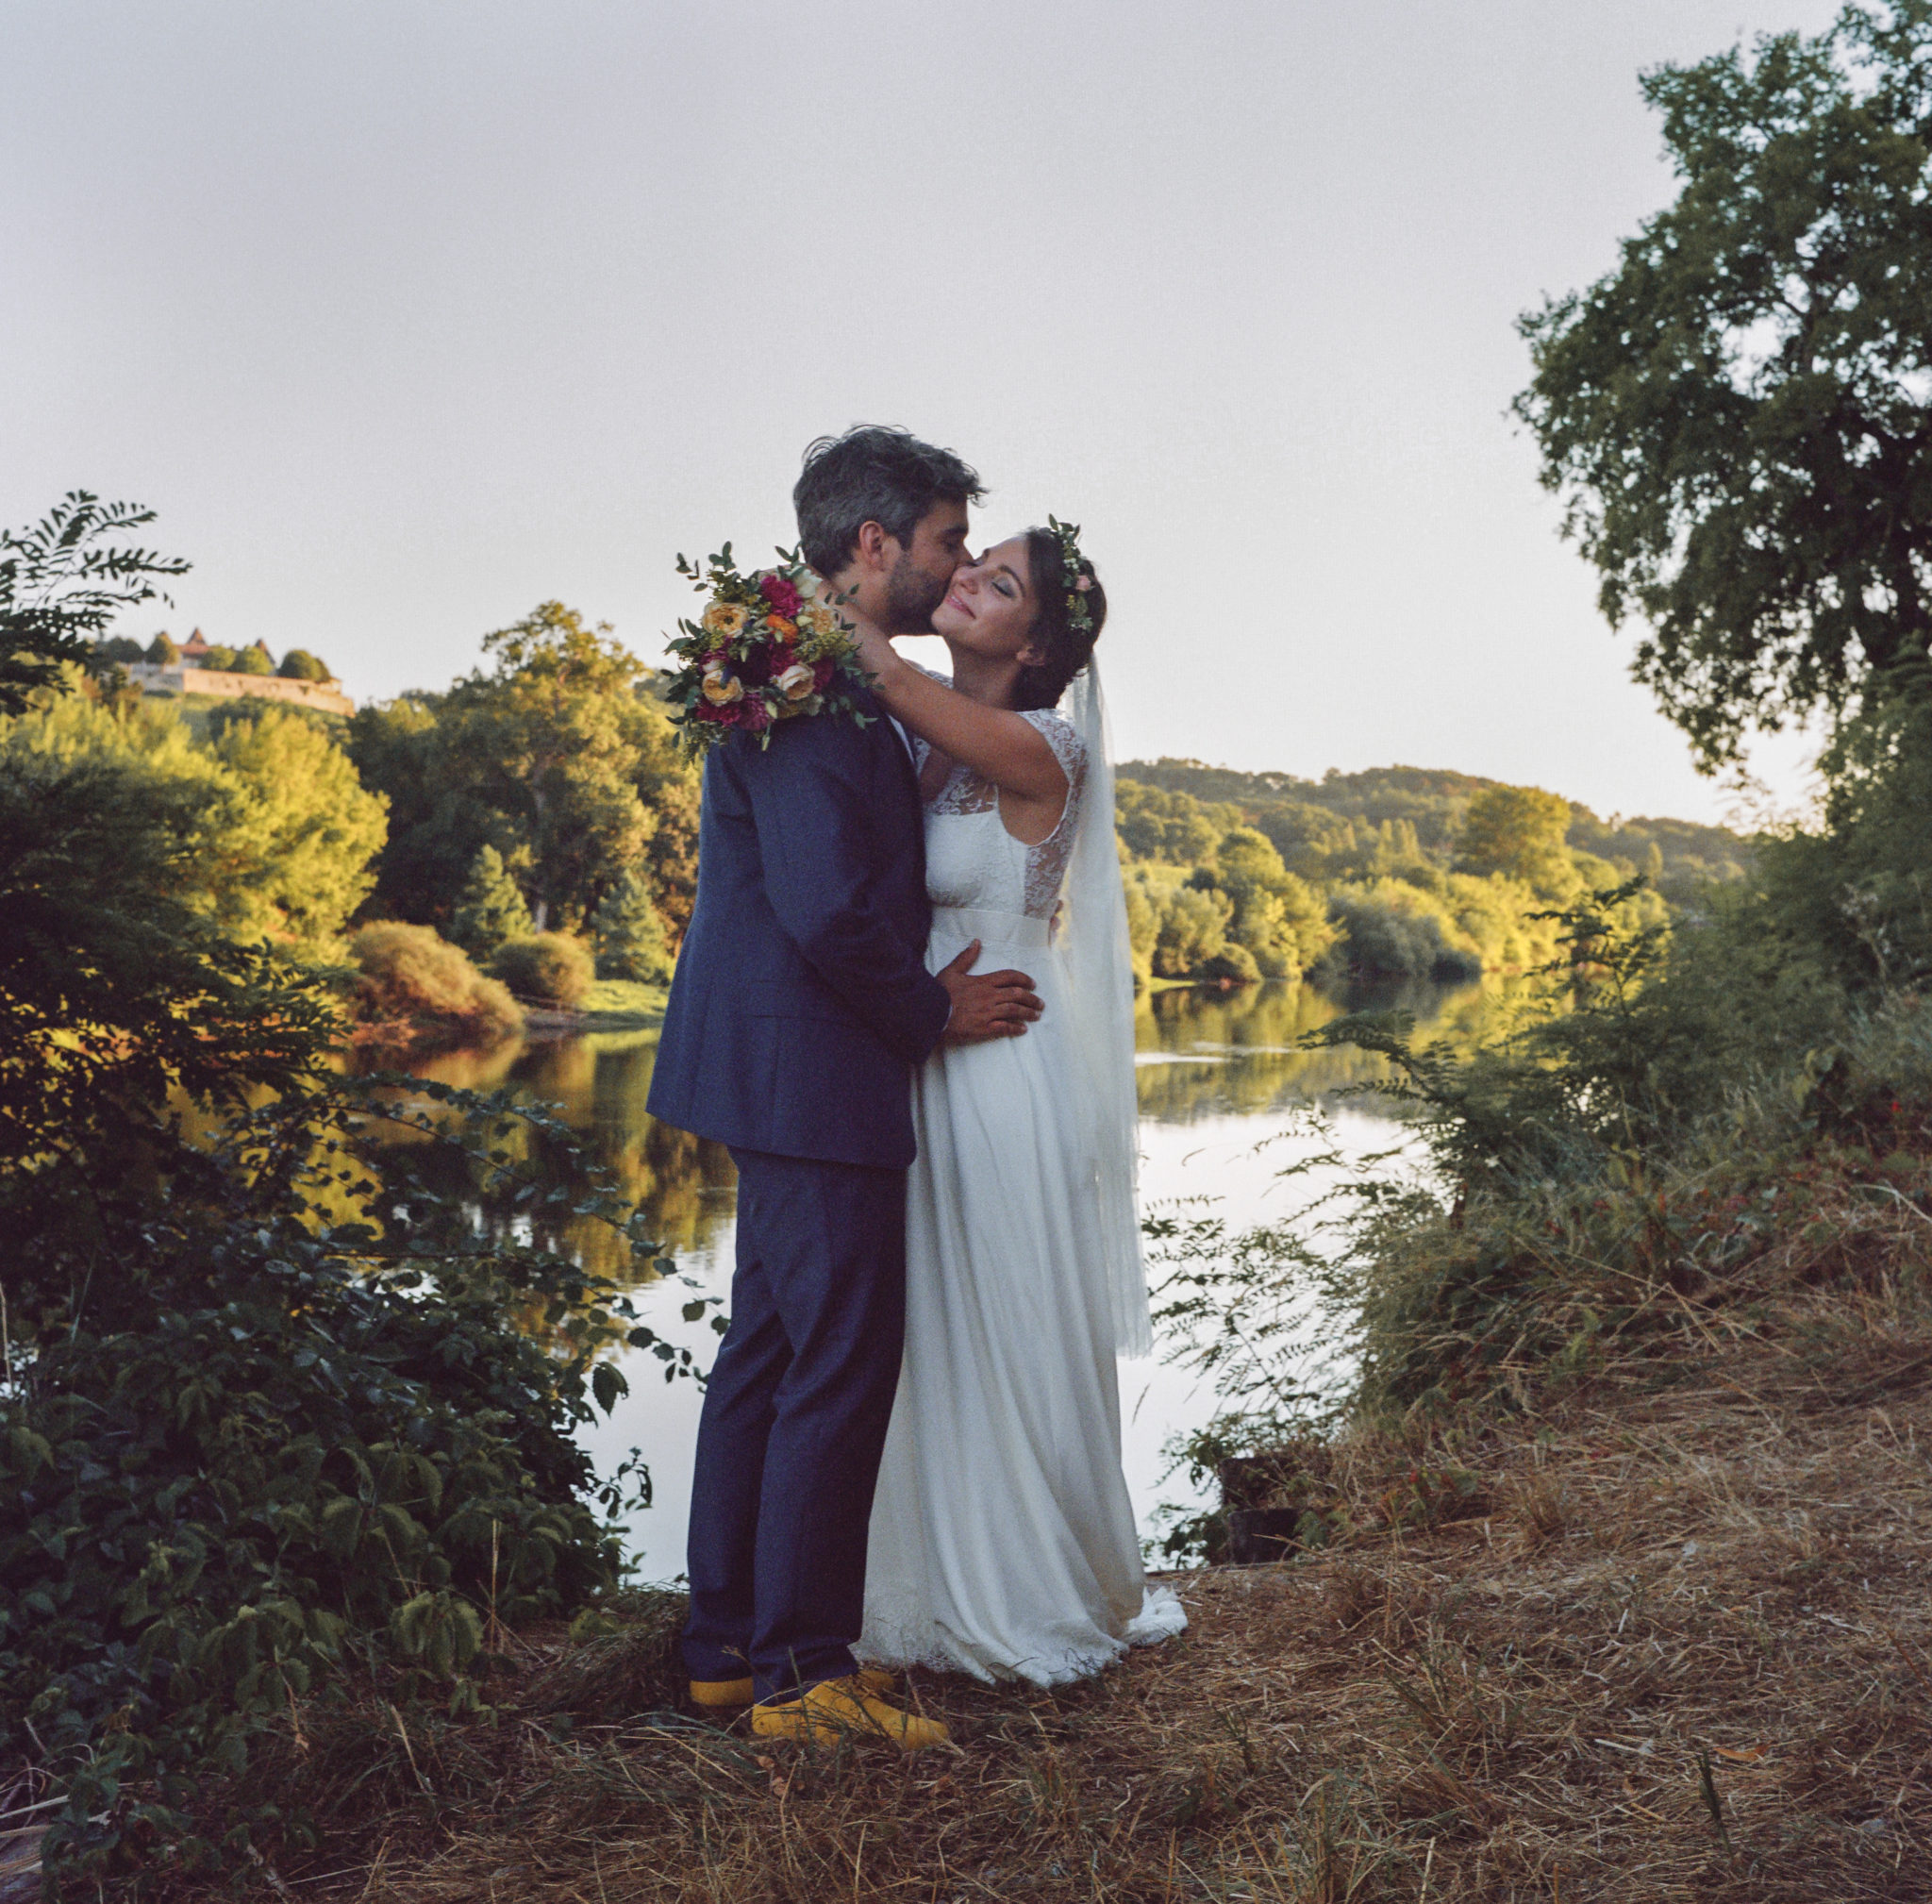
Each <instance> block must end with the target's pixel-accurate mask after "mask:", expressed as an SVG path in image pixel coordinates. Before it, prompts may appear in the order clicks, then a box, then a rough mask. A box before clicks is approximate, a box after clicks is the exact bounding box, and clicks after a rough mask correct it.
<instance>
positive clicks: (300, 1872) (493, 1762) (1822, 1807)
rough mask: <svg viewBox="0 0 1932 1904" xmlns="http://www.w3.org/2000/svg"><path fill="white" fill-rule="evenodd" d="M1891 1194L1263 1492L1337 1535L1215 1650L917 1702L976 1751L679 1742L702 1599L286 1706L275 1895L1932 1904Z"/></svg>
mask: <svg viewBox="0 0 1932 1904" xmlns="http://www.w3.org/2000/svg"><path fill="white" fill-rule="evenodd" d="M1924 1134H1927V1135H1932V1133H1924ZM1868 1161H1869V1160H1868ZM1886 1167H1887V1169H1888V1171H1889V1172H1890V1175H1889V1176H1887V1177H1885V1178H1884V1179H1883V1182H1882V1183H1880V1184H1874V1182H1873V1181H1871V1180H1869V1179H1870V1172H1869V1171H1868V1170H1866V1169H1865V1165H1863V1164H1859V1165H1858V1166H1857V1170H1854V1171H1852V1172H1851V1173H1850V1174H1849V1175H1848V1174H1847V1173H1846V1172H1845V1171H1844V1170H1841V1169H1840V1167H1839V1165H1838V1164H1836V1163H1830V1162H1829V1161H1828V1160H1827V1161H1825V1162H1823V1163H1817V1162H1815V1161H1814V1163H1807V1166H1806V1169H1807V1173H1808V1175H1807V1177H1806V1179H1805V1180H1806V1181H1807V1183H1808V1184H1809V1185H1810V1186H1811V1188H1810V1190H1809V1191H1807V1196H1806V1199H1805V1201H1804V1204H1803V1207H1802V1212H1801V1214H1800V1216H1799V1217H1798V1219H1797V1220H1795V1221H1789V1222H1785V1221H1763V1220H1761V1219H1760V1218H1759V1217H1758V1216H1757V1214H1755V1213H1754V1212H1755V1211H1758V1210H1759V1209H1761V1208H1762V1207H1763V1206H1762V1205H1761V1204H1759V1203H1757V1202H1750V1203H1749V1204H1748V1207H1747V1205H1746V1204H1745V1203H1742V1202H1740V1199H1738V1198H1735V1197H1734V1198H1732V1199H1731V1200H1730V1201H1729V1202H1728V1203H1726V1204H1725V1205H1724V1209H1725V1210H1726V1211H1732V1215H1731V1216H1730V1217H1727V1218H1726V1221H1727V1222H1729V1223H1732V1225H1733V1228H1732V1229H1729V1230H1726V1232H1725V1236H1726V1237H1727V1238H1730V1239H1731V1241H1728V1242H1725V1243H1724V1248H1725V1250H1726V1251H1728V1252H1729V1253H1728V1254H1727V1255H1726V1256H1725V1258H1724V1261H1725V1264H1726V1267H1725V1269H1724V1274H1723V1276H1722V1277H1716V1276H1708V1275H1707V1277H1706V1278H1705V1281H1704V1282H1703V1283H1702V1284H1701V1285H1699V1284H1694V1283H1693V1284H1692V1285H1691V1287H1689V1288H1688V1289H1687V1288H1683V1287H1680V1285H1681V1284H1683V1283H1685V1282H1686V1281H1687V1280H1688V1278H1685V1277H1683V1276H1682V1275H1681V1274H1680V1273H1679V1271H1678V1267H1677V1262H1676V1261H1675V1260H1674V1259H1671V1258H1670V1257H1669V1255H1668V1252H1660V1253H1657V1261H1655V1262H1651V1263H1649V1264H1647V1266H1646V1267H1645V1268H1644V1271H1643V1275H1642V1278H1641V1284H1642V1286H1641V1288H1639V1289H1638V1291H1637V1294H1636V1298H1635V1301H1634V1307H1633V1308H1632V1309H1631V1310H1630V1311H1628V1313H1629V1315H1630V1317H1631V1319H1632V1322H1633V1324H1634V1325H1635V1326H1634V1327H1631V1328H1626V1329H1625V1330H1624V1332H1623V1333H1622V1334H1620V1335H1607V1336H1599V1337H1598V1338H1597V1339H1596V1340H1595V1342H1594V1344H1592V1346H1591V1351H1590V1353H1589V1355H1588V1356H1587V1357H1585V1358H1583V1359H1581V1360H1580V1361H1575V1362H1573V1363H1571V1364H1569V1365H1567V1366H1565V1367H1564V1368H1562V1369H1560V1370H1552V1369H1550V1368H1548V1367H1545V1368H1544V1369H1543V1370H1542V1371H1541V1374H1539V1372H1538V1371H1537V1370H1536V1369H1535V1368H1534V1367H1533V1365H1531V1364H1529V1363H1527V1362H1524V1363H1523V1364H1522V1365H1521V1366H1519V1367H1515V1368H1510V1367H1509V1366H1507V1363H1506V1364H1505V1365H1504V1368H1503V1373H1504V1374H1505V1376H1506V1378H1507V1385H1508V1387H1509V1388H1510V1389H1511V1390H1513V1391H1514V1395H1515V1402H1514V1404H1513V1405H1512V1406H1508V1407H1500V1406H1497V1405H1496V1404H1495V1403H1494V1401H1493V1396H1494V1395H1495V1393H1496V1390H1495V1387H1494V1386H1493V1384H1492V1385H1491V1386H1489V1388H1488V1394H1489V1395H1490V1396H1491V1400H1489V1401H1484V1400H1481V1399H1475V1400H1472V1401H1471V1402H1470V1403H1468V1404H1467V1405H1466V1406H1464V1407H1463V1408H1462V1409H1460V1410H1459V1411H1451V1412H1448V1413H1442V1412H1435V1413H1432V1414H1430V1415H1428V1417H1427V1418H1426V1420H1424V1417H1423V1415H1422V1413H1421V1411H1417V1412H1416V1413H1415V1415H1414V1418H1413V1420H1412V1422H1411V1424H1410V1425H1409V1426H1408V1427H1407V1428H1403V1429H1401V1430H1399V1431H1393V1432H1391V1431H1386V1430H1378V1431H1368V1430H1363V1431H1358V1432H1357V1433H1355V1434H1354V1435H1352V1436H1349V1437H1345V1438H1344V1439H1342V1440H1341V1441H1339V1442H1337V1443H1334V1444H1331V1445H1325V1446H1322V1447H1308V1446H1295V1447H1291V1448H1285V1449H1284V1450H1282V1451H1281V1452H1280V1454H1279V1455H1278V1456H1275V1457H1268V1458H1264V1459H1263V1460H1261V1461H1250V1462H1248V1463H1246V1464H1244V1466H1243V1467H1242V1468H1241V1470H1240V1472H1239V1473H1238V1474H1237V1475H1236V1476H1233V1477H1231V1481H1233V1482H1234V1483H1236V1487H1235V1491H1236V1492H1238V1493H1240V1494H1241V1495H1242V1497H1243V1501H1244V1504H1246V1505H1250V1506H1252V1507H1255V1508H1257V1509H1266V1508H1268V1507H1271V1506H1276V1505H1280V1504H1282V1503H1283V1502H1285V1501H1287V1500H1288V1499H1289V1498H1290V1497H1292V1498H1293V1500H1294V1501H1295V1502H1296V1503H1298V1504H1300V1505H1302V1506H1306V1507H1312V1508H1315V1509H1316V1510H1318V1516H1317V1517H1318V1520H1319V1521H1320V1523H1321V1524H1323V1525H1325V1526H1326V1527H1329V1528H1333V1529H1334V1530H1335V1532H1336V1538H1335V1540H1334V1542H1333V1544H1332V1545H1330V1546H1329V1547H1327V1548H1326V1549H1325V1550H1324V1551H1321V1552H1319V1553H1312V1554H1302V1555H1300V1556H1298V1557H1296V1558H1293V1559H1291V1560H1289V1561H1286V1562H1280V1563H1277V1564H1270V1565H1264V1566H1255V1567H1247V1568H1232V1567H1229V1568H1213V1569H1208V1570H1207V1571H1205V1572H1202V1573H1198V1574H1193V1575H1190V1576H1185V1577H1180V1578H1176V1580H1175V1584H1176V1585H1177V1587H1178V1588H1179V1590H1180V1592H1181V1595H1182V1597H1183V1598H1184V1599H1185V1600H1186V1602H1187V1604H1188V1606H1189V1609H1190V1612H1191V1617H1192V1622H1193V1624H1192V1627H1191V1629H1190V1631H1189V1632H1188V1633H1187V1634H1186V1635H1185V1636H1184V1637H1182V1638H1181V1639H1179V1640H1177V1641H1174V1642H1172V1643H1170V1644H1168V1645H1164V1646H1161V1647H1158V1648H1155V1649H1152V1650H1149V1651H1146V1652H1142V1653H1139V1654H1136V1655H1135V1656H1134V1657H1133V1658H1132V1659H1131V1660H1129V1661H1128V1662H1126V1663H1125V1664H1124V1666H1122V1667H1120V1668H1119V1669H1117V1670H1115V1671H1113V1672H1111V1673H1108V1674H1107V1675H1105V1676H1104V1677H1103V1678H1101V1679H1098V1680H1096V1681H1092V1682H1090V1683H1088V1684H1086V1685H1083V1686H1079V1687H1075V1688H1071V1689H1066V1690H1063V1691H1060V1692H1057V1693H1041V1692H1035V1691H1031V1690H1029V1689H1024V1688H1012V1687H1008V1688H1002V1689H992V1690H989V1689H985V1688H981V1687H978V1686H975V1685H973V1684H971V1683H969V1682H966V1681H963V1680H959V1679H939V1678H933V1677H928V1676H915V1678H914V1679H913V1681H912V1684H911V1689H910V1690H911V1695H912V1696H913V1698H914V1700H915V1701H916V1702H917V1703H918V1704H919V1705H921V1706H922V1707H923V1708H924V1709H925V1710H927V1711H929V1712H937V1713H939V1714H941V1715H942V1716H943V1717H944V1718H945V1719H946V1720H947V1721H948V1722H949V1723H950V1724H951V1725H952V1727H953V1728H954V1731H955V1735H956V1737H957V1739H958V1742H959V1749H958V1752H957V1753H954V1754H942V1753H928V1754H924V1755H922V1756H919V1757H917V1758H914V1759H911V1760H902V1759H900V1758H899V1757H898V1756H896V1755H895V1754H893V1753H892V1752H891V1750H890V1749H889V1748H887V1747H884V1746H858V1747H847V1748H844V1749H841V1750H839V1751H836V1752H820V1753H812V1752H808V1751H803V1750H799V1749H795V1748H790V1747H779V1748H775V1749H774V1748H770V1747H768V1746H765V1745H760V1744H758V1743H757V1742H754V1741H752V1740H751V1739H750V1738H749V1737H747V1736H746V1735H745V1734H744V1733H743V1732H742V1730H741V1729H738V1730H734V1729H720V1728H717V1727H715V1726H710V1725H707V1724H704V1723H701V1722H700V1721H699V1720H697V1719H696V1718H695V1717H693V1716H692V1715H691V1714H689V1713H680V1712H678V1711H676V1709H675V1701H676V1696H677V1681H676V1662H675V1645H674V1644H673V1636H674V1633H675V1625H676V1619H677V1608H676V1605H675V1602H673V1601H670V1600H669V1599H668V1598H667V1597H666V1596H661V1595H659V1596H656V1597H653V1596H648V1595H640V1596H633V1597H631V1598H630V1599H629V1600H628V1601H627V1602H626V1603H624V1604H622V1605H620V1606H619V1608H618V1609H617V1612H618V1613H619V1614H620V1615H621V1619H622V1624H621V1626H620V1627H619V1628H618V1629H617V1630H615V1631H611V1632H607V1633H605V1634H602V1635H600V1636H596V1637H592V1638H590V1639H588V1640H581V1639H580V1640H579V1641H577V1642H575V1643H573V1642H572V1641H571V1640H570V1638H569V1637H568V1636H567V1635H566V1634H564V1633H562V1632H561V1631H553V1632H549V1633H547V1634H537V1635H530V1634H526V1635H525V1636H523V1637H522V1638H517V1637H514V1636H510V1635H507V1634H504V1635H498V1636H496V1638H495V1644H496V1645H498V1646H499V1647H500V1649H501V1651H500V1653H499V1654H498V1656H497V1661H498V1670H497V1671H496V1673H495V1674H494V1675H493V1676H492V1677H491V1679H488V1681H487V1682H486V1685H485V1692H486V1695H487V1696H489V1697H490V1698H491V1700H492V1701H493V1702H494V1703H495V1706H496V1716H495V1718H494V1720H493V1722H491V1721H485V1720H477V1719H474V1718H467V1719H463V1720H460V1721H458V1720H450V1721H443V1720H432V1719H428V1718H425V1717H423V1716H421V1715H420V1712H421V1709H420V1708H419V1709H418V1711H417V1712H416V1713H414V1714H412V1715H411V1716H410V1717H409V1719H408V1722H407V1725H406V1724H405V1722H404V1721H403V1719H402V1718H401V1717H400V1716H399V1715H398V1713H397V1712H396V1710H395V1709H394V1708H393V1707H390V1706H388V1705H386V1704H384V1703H382V1702H379V1701H377V1700H375V1699H374V1698H367V1697H365V1698H364V1699H362V1700H361V1701H360V1702H359V1703H354V1704H351V1705H348V1706H340V1705H339V1706H335V1707H328V1706H325V1705H323V1704H321V1703H317V1704H315V1705H313V1706H311V1707H309V1708H305V1709H304V1711H303V1712H302V1713H301V1714H300V1732H299V1736H298V1733H297V1730H296V1729H295V1727H294V1726H293V1725H292V1724H291V1728H290V1730H289V1733H288V1735H287V1736H286V1737H285V1738H284V1739H282V1740H281V1741H280V1742H279V1746H278V1750H277V1752H276V1753H275V1754H272V1755H270V1756H269V1757H268V1758H266V1759H264V1760H261V1761H258V1765H257V1769H256V1771H255V1773H254V1775H253V1778H252V1781H251V1782H253V1783H254V1784H256V1786H257V1788H258V1792H257V1795H259V1796H275V1797H278V1798H283V1799H285V1800H287V1799H297V1798H299V1800H300V1801H301V1802H303V1803H305V1804H307V1805H308V1806H309V1807H310V1808H311V1809H312V1810H313V1812H315V1814H316V1816H317V1818H318V1820H319V1822H320V1824H321V1826H322V1828H323V1832H324V1840H323V1844H322V1846H321V1847H320V1848H319V1849H318V1850H316V1851H313V1852H308V1853H302V1854H300V1855H298V1854H297V1853H296V1852H295V1851H294V1850H293V1849H292V1848H291V1846H284V1847H283V1849H282V1850H281V1851H280V1852H279V1853H278V1854H277V1856H276V1860H275V1868H274V1871H273V1874H272V1875H271V1873H270V1872H269V1871H266V1870H265V1871H264V1872H263V1873H262V1874H261V1875H262V1879H263V1882H264V1884H266V1885H267V1886H268V1887H269V1888H270V1889H272V1890H275V1891H276V1893H277V1895H279V1896H284V1897H293V1898H300V1899H304V1900H307V1899H316V1900H335V1904H347V1900H351V1899H354V1900H357V1904H373V1900H392V1904H472V1900H477V1904H481V1900H491V1904H646V1900H648V1904H697V1900H700V1899H702V1900H706V1904H712V1900H726V1904H738V1900H744V1904H819V1900H834V1899H848V1898H849V1899H851V1900H853V1904H866V1900H872V1904H885V1900H887V1899H891V1900H895V1904H954V1900H957V1904H968V1900H976V1899H982V1898H999V1899H1006V1898H1021V1899H1040V1900H1052V1904H1061V1900H1064V1904H1073V1900H1076V1899H1077V1900H1093V1899H1106V1900H1109V1904H1111V1900H1133V1904H1142V1900H1144V1904H1155V1900H1158V1904H1181V1900H1192V1899H1211V1900H1217V1904H1221V1900H1225V1904H1235V1900H1241V1904H1291V1900H1292V1904H1371V1900H1394V1899H1401V1900H1414V1904H1476V1900H1484V1904H1491V1900H1493V1904H1516V1900H1523V1904H1528V1900H1531V1899H1538V1900H1544V1899H1547V1900H1551V1904H1584V1900H1591V1899H1602V1900H1625V1899H1629V1900H1643V1904H1653V1900H1658V1904H1661V1900H1672V1899H1683V1900H1687V1904H1689V1900H1696V1904H1732V1900H1735V1904H1744V1900H1751V1904H1785V1900H1789V1904H1852V1900H1862V1899H1898V1900H1907V1899H1910V1900H1924V1899H1926V1898H1928V1897H1932V1592H1928V1588H1932V1466H1928V1461H1927V1455H1928V1452H1932V1306H1928V1303H1927V1300H1926V1296H1927V1293H1928V1291H1932V1216H1927V1214H1926V1213H1925V1208H1924V1206H1925V1204H1926V1202H1927V1201H1928V1200H1932V1144H1915V1145H1914V1147H1913V1151H1912V1154H1911V1155H1910V1156H1909V1157H1907V1155H1906V1154H1905V1153H1904V1152H1900V1153H1897V1154H1895V1155H1894V1157H1893V1158H1892V1159H1891V1161H1890V1162H1889V1163H1888V1165H1887V1166H1886ZM1860 1171H1863V1172H1864V1173H1865V1174H1864V1177H1862V1178H1861V1177H1859V1176H1858V1172H1860ZM1888 1183H1889V1184H1892V1185H1894V1186H1895V1185H1896V1184H1898V1183H1904V1184H1905V1185H1906V1187H1907V1190H1908V1191H1909V1193H1910V1194H1901V1193H1900V1192H1899V1191H1898V1190H1897V1189H1896V1188H1895V1187H1894V1188H1891V1189H1886V1188H1884V1184H1888ZM1733 1206H1736V1209H1735V1210H1734V1209H1733ZM1740 1212H1741V1213H1740ZM1747 1224H1748V1225H1749V1226H1752V1228H1751V1229H1750V1230H1749V1232H1748V1234H1749V1235H1750V1236H1755V1237H1756V1238H1757V1241H1756V1242H1754V1243H1751V1244H1750V1246H1749V1247H1748V1248H1746V1247H1743V1246H1742V1245H1741V1244H1740V1245H1739V1246H1738V1247H1735V1248H1734V1247H1732V1243H1733V1242H1735V1240H1736V1235H1737V1234H1744V1233H1745V1232H1743V1231H1742V1230H1740V1229H1738V1228H1737V1227H1738V1226H1742V1225H1747ZM1687 1234H1689V1235H1690V1237H1691V1242H1690V1243H1689V1244H1686V1245H1685V1247H1686V1248H1687V1249H1688V1250H1689V1251H1690V1252H1691V1259H1692V1260H1693V1261H1707V1260H1709V1259H1710V1258H1711V1257H1712V1256H1713V1255H1714V1254H1715V1245H1714V1244H1710V1243H1708V1242H1700V1241H1698V1239H1699V1238H1702V1237H1705V1236H1706V1234H1707V1232H1706V1230H1705V1229H1704V1228H1701V1227H1698V1226H1691V1228H1690V1230H1688V1231H1687ZM1597 1269H1598V1272H1599V1273H1600V1274H1601V1275H1603V1276H1604V1277H1606V1278H1612V1277H1621V1278H1623V1279H1624V1281H1625V1282H1628V1281H1629V1280H1630V1278H1629V1277H1628V1275H1627V1274H1625V1272H1624V1271H1623V1270H1622V1269H1620V1268H1619V1267H1618V1264H1617V1262H1616V1261H1615V1260H1613V1259H1612V1258H1610V1257H1608V1256H1606V1257H1604V1258H1602V1259H1601V1260H1600V1261H1599V1262H1598V1264H1597ZM1576 1299H1577V1298H1576V1296H1575V1292H1574V1282H1573V1283H1569V1284H1566V1285H1564V1286H1563V1287H1562V1288H1561V1289H1560V1290H1558V1292H1557V1293H1556V1294H1552V1296H1551V1297H1550V1300H1551V1301H1553V1302H1564V1303H1568V1302H1572V1301H1574V1300H1576ZM1491 1366H1492V1367H1494V1366H1495V1364H1493V1363H1492V1364H1491ZM184 1895H193V1894H184Z"/></svg>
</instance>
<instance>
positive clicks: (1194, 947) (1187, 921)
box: [1154, 886, 1234, 978]
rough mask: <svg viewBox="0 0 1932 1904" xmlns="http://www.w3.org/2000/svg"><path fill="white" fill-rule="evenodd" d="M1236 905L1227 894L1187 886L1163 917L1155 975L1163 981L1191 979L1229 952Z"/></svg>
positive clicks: (1155, 955) (1176, 896) (1156, 943)
mask: <svg viewBox="0 0 1932 1904" xmlns="http://www.w3.org/2000/svg"><path fill="white" fill-rule="evenodd" d="M1233 917H1234V901H1233V900H1232V899H1230V898H1229V897H1228V896H1227V895H1226V894H1224V893H1214V892H1203V891H1201V890H1200V889H1199V888H1198V887H1193V886H1184V887H1182V888H1181V890H1180V891H1179V892H1177V893H1176V894H1174V896H1173V898H1171V899H1170V900H1169V901H1168V902H1167V905H1166V907H1165V908H1164V909H1163V910H1162V912H1161V915H1160V927H1159V931H1158V935H1157V936H1156V938H1155V941H1154V972H1155V976H1156V977H1160V978H1191V977H1193V976H1194V975H1195V974H1196V973H1197V972H1198V971H1199V970H1200V969H1201V968H1202V967H1203V966H1204V965H1206V964H1207V963H1208V960H1210V959H1218V958H1219V957H1220V956H1221V955H1222V954H1223V953H1224V952H1225V951H1226V949H1227V927H1228V922H1229V921H1230V920H1231V919H1232V918H1233Z"/></svg>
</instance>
